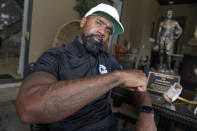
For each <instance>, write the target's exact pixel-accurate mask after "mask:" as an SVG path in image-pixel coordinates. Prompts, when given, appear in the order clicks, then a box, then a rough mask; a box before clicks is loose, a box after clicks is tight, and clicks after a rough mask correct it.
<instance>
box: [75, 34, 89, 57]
mask: <svg viewBox="0 0 197 131" xmlns="http://www.w3.org/2000/svg"><path fill="white" fill-rule="evenodd" d="M72 45H73V47H74V50H72V53H74V54H75V55H76V56H82V55H88V52H87V51H86V49H85V48H84V46H83V45H82V43H81V42H80V41H79V40H78V36H76V37H75V38H74V40H73V42H72Z"/></svg>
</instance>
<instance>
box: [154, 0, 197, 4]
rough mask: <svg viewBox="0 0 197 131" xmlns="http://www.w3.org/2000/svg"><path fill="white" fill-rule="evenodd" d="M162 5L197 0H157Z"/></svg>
mask: <svg viewBox="0 0 197 131" xmlns="http://www.w3.org/2000/svg"><path fill="white" fill-rule="evenodd" d="M157 1H158V2H159V4H160V5H176V4H197V0H157Z"/></svg>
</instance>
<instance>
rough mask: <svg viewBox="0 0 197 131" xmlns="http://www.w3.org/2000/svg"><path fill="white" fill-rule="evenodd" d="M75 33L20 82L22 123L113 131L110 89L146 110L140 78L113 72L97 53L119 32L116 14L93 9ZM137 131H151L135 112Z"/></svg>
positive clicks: (150, 119)
mask: <svg viewBox="0 0 197 131" xmlns="http://www.w3.org/2000/svg"><path fill="white" fill-rule="evenodd" d="M80 27H81V31H80V33H79V36H78V37H76V38H75V39H74V41H73V42H72V43H70V44H66V45H65V46H64V47H59V48H55V49H50V50H48V51H46V52H45V53H44V54H43V55H42V56H41V57H40V58H39V59H38V61H37V62H36V64H35V69H34V72H33V73H32V74H31V75H29V76H28V77H27V78H26V79H25V80H24V82H23V84H22V86H21V89H20V92H19V95H18V97H17V102H16V109H17V112H18V114H19V117H20V119H21V120H22V122H23V123H50V124H49V129H50V131H59V130H61V131H73V130H74V131H118V130H119V127H118V121H117V119H116V118H115V117H114V116H113V115H112V112H111V108H110V103H109V101H108V95H109V91H110V90H111V89H112V88H114V87H116V86H120V87H122V88H127V89H128V90H132V91H135V92H136V93H135V97H136V98H137V99H136V103H137V104H138V107H142V106H149V107H150V108H151V101H150V98H149V95H148V93H147V91H146V84H147V78H146V76H145V74H144V73H142V72H141V71H137V70H127V71H117V70H120V66H119V64H118V63H117V61H116V60H115V59H114V58H113V57H112V56H111V55H109V54H107V53H106V52H103V51H101V50H100V48H101V46H102V44H103V43H105V42H106V41H107V40H108V38H109V36H110V35H111V34H112V33H113V34H119V33H122V32H123V30H124V29H123V26H122V24H121V23H120V22H119V15H118V13H117V11H116V9H115V8H113V7H111V6H109V5H106V4H99V5H98V6H96V7H94V8H92V9H91V10H90V11H89V12H88V13H87V14H86V15H85V17H84V18H82V20H81V22H80ZM140 109H142V108H140ZM137 129H138V130H143V129H144V130H149V131H154V130H156V127H155V123H154V114H153V113H145V112H140V113H139V119H138V122H137Z"/></svg>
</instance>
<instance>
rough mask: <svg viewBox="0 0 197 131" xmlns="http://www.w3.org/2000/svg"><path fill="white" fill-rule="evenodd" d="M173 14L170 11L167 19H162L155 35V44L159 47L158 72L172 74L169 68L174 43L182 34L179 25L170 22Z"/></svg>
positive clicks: (175, 22)
mask: <svg viewBox="0 0 197 131" xmlns="http://www.w3.org/2000/svg"><path fill="white" fill-rule="evenodd" d="M172 16H173V12H172V11H171V10H169V11H168V13H167V18H166V19H164V20H163V21H162V22H161V23H160V26H159V31H158V35H157V40H156V43H157V45H158V46H159V53H160V63H159V71H161V72H166V70H168V71H169V72H173V70H172V67H171V57H172V55H173V53H174V45H175V41H176V40H177V39H178V38H179V37H180V35H181V34H182V28H181V26H180V25H179V23H178V22H177V21H175V20H172ZM165 56H166V57H167V68H164V67H163V65H164V64H165V63H164V57H165Z"/></svg>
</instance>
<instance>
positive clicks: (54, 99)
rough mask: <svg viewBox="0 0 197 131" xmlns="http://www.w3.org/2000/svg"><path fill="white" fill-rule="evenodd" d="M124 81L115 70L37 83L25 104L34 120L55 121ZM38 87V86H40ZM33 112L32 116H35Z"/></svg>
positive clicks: (35, 121) (33, 121) (31, 119)
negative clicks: (92, 75)
mask: <svg viewBox="0 0 197 131" xmlns="http://www.w3.org/2000/svg"><path fill="white" fill-rule="evenodd" d="M120 83H121V81H120V78H119V77H117V75H115V73H111V74H107V75H102V76H97V77H91V78H83V79H75V80H66V81H61V82H54V83H50V84H43V85H39V86H38V85H35V86H34V87H31V89H32V91H31V93H30V95H28V96H29V97H28V98H27V99H26V102H25V103H28V107H27V111H26V112H27V114H28V113H29V114H28V115H30V116H29V117H30V120H29V121H30V123H39V122H42V123H43V122H46V123H47V122H54V121H58V120H61V119H63V118H65V117H67V116H69V115H71V114H72V113H74V112H76V111H77V110H79V109H80V108H82V107H83V106H85V105H87V104H88V103H90V102H91V101H93V100H95V99H96V98H98V97H99V96H101V95H103V94H105V93H106V92H107V91H109V90H110V89H111V88H113V87H115V86H117V85H119V84H120ZM36 88H37V89H36ZM31 115H32V116H31Z"/></svg>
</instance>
